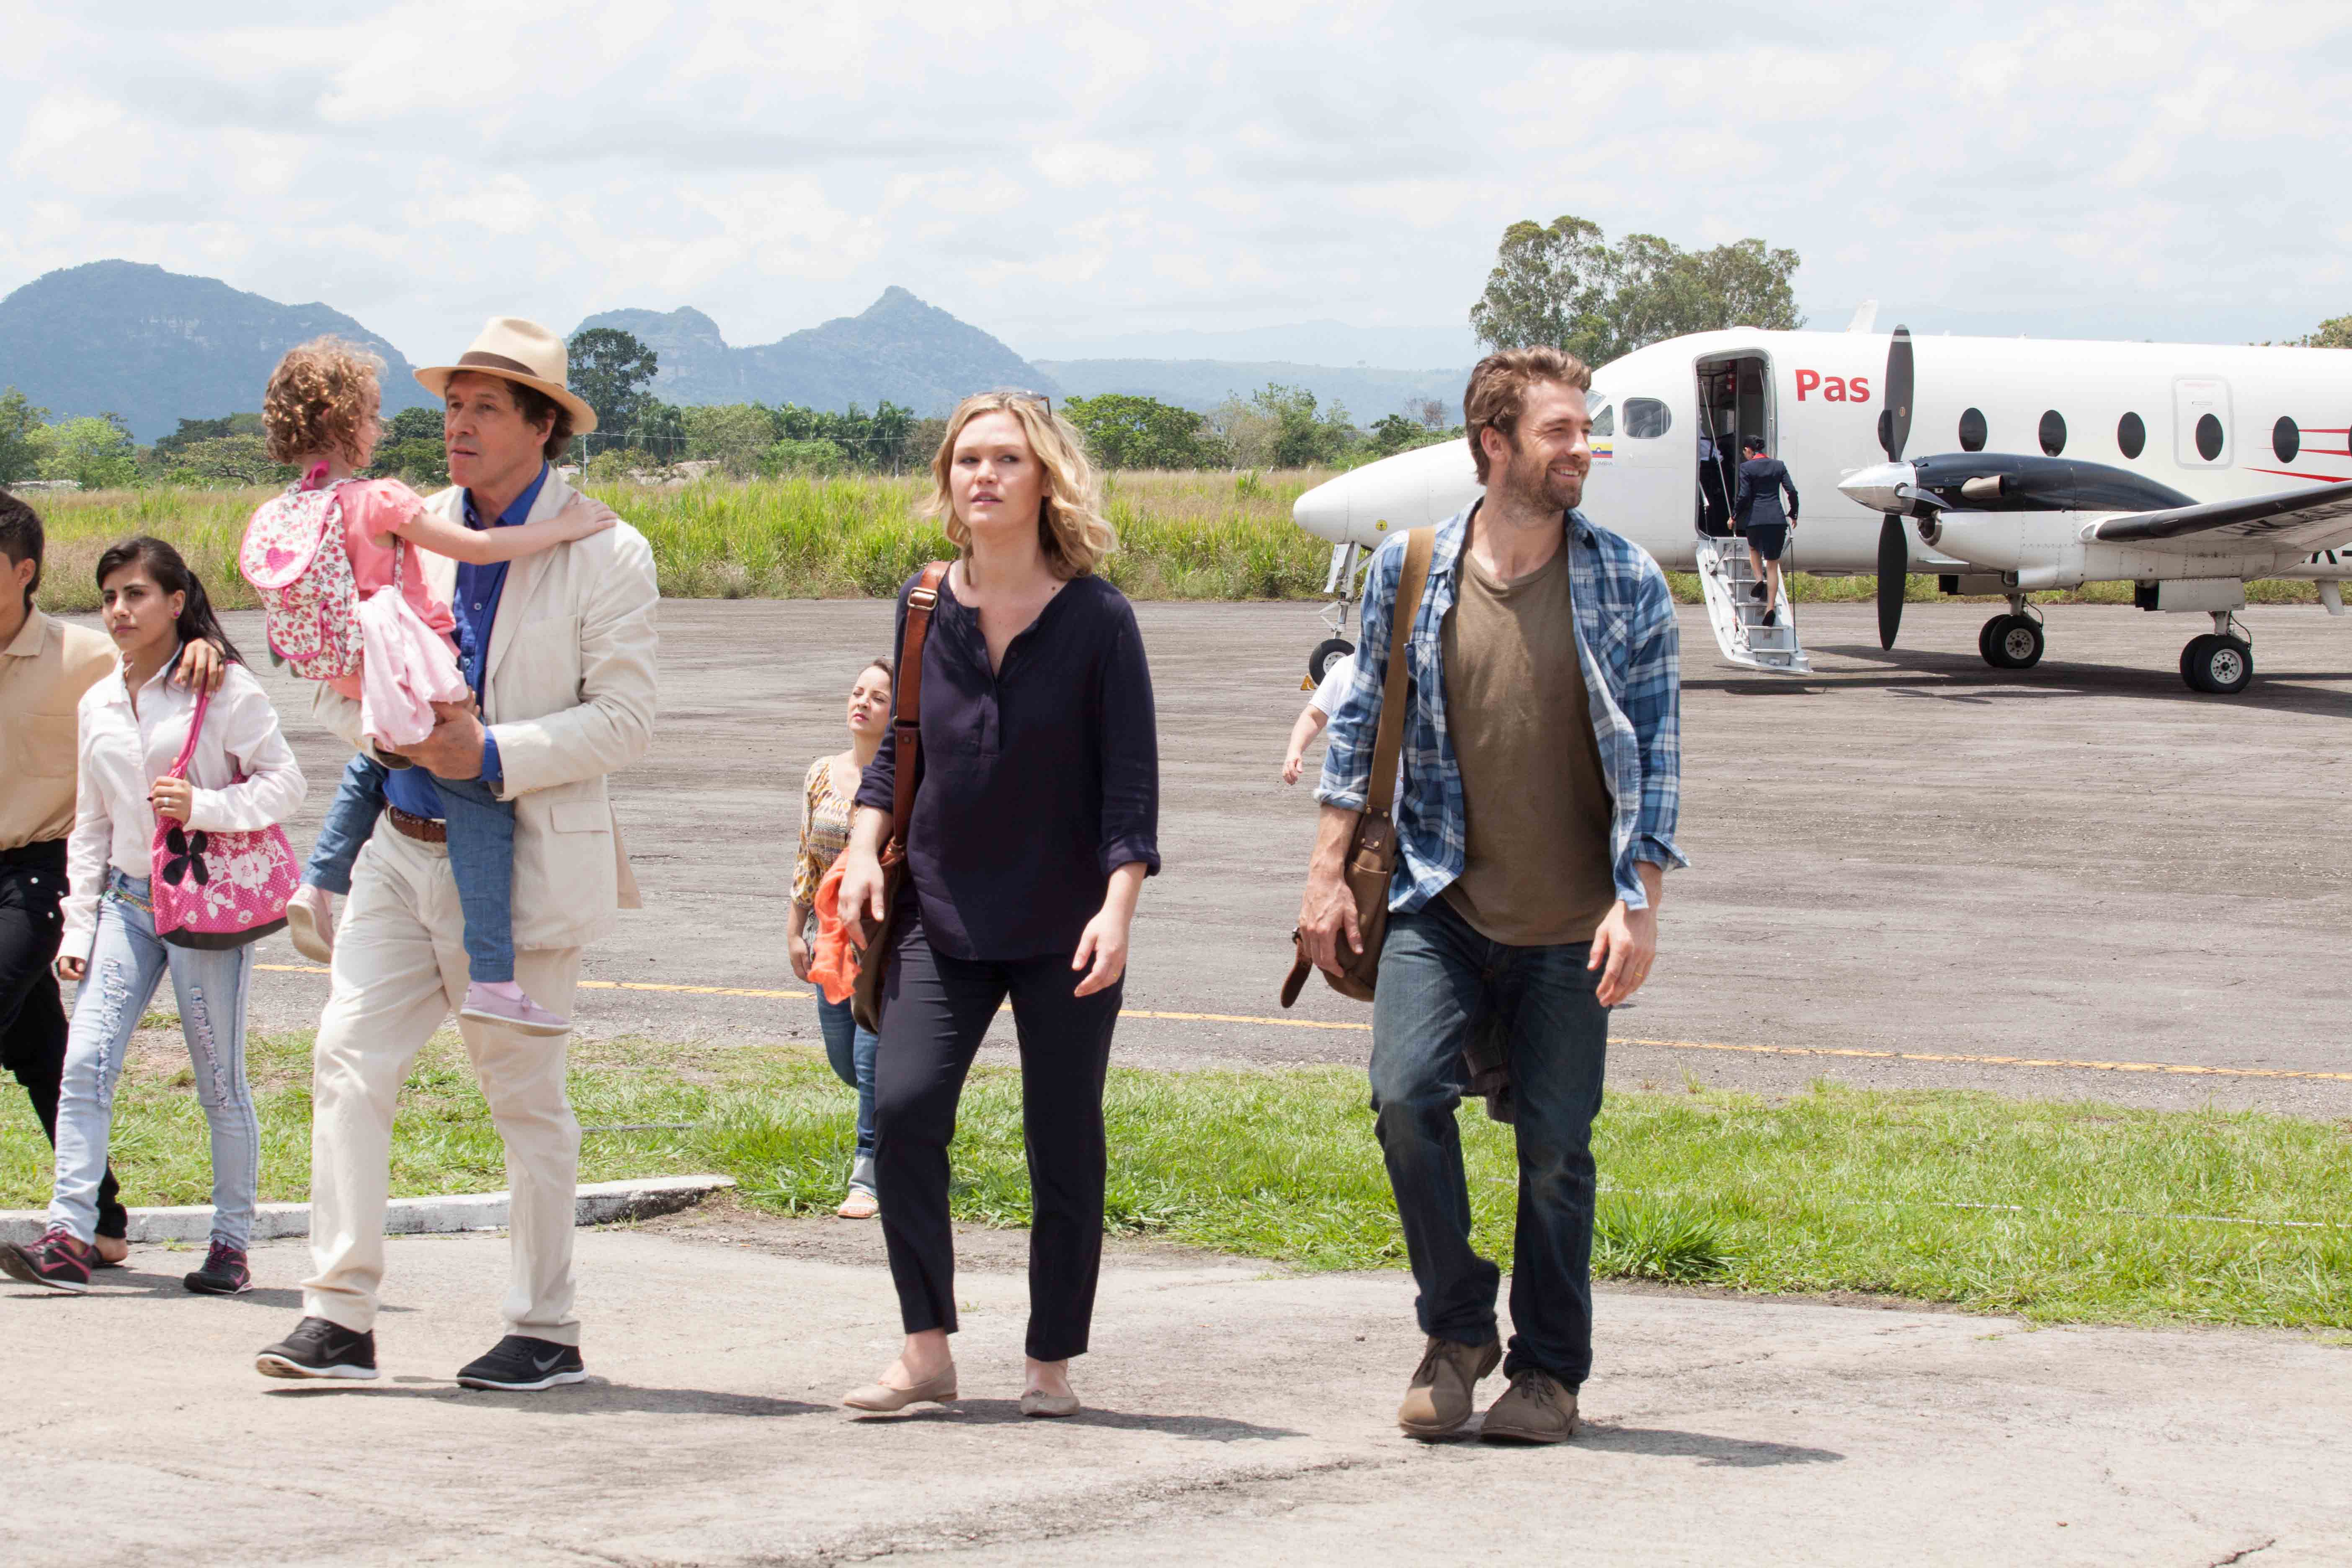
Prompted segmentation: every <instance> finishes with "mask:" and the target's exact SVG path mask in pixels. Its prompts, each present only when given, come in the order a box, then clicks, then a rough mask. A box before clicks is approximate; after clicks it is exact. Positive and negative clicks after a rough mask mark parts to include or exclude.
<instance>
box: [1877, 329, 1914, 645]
mask: <svg viewBox="0 0 2352 1568" xmlns="http://www.w3.org/2000/svg"><path fill="white" fill-rule="evenodd" d="M1883 387H1884V390H1885V395H1886V407H1885V412H1883V413H1882V414H1880V415H1879V416H1878V444H1879V445H1880V446H1881V447H1885V451H1886V460H1887V461H1888V462H1890V463H1896V462H1901V461H1902V460H1903V448H1904V446H1905V445H1906V443H1907V442H1908V441H1909V440H1910V439H1911V390H1912V367H1911V329H1910V328H1908V327H1897V328H1895V337H1894V340H1893V341H1892V342H1889V343H1888V344H1887V345H1886V380H1885V383H1884V384H1883ZM1910 570H1911V544H1910V542H1909V541H1908V540H1906V539H1905V538H1904V537H1903V520H1902V519H1901V518H1899V517H1894V516H1889V517H1886V518H1885V519H1882V520H1881V521H1880V522H1879V524H1878V646H1879V647H1894V646H1895V633H1896V632H1897V631H1899V630H1901V629H1902V626H1903V592H1904V589H1905V588H1906V587H1907V586H1908V585H1909V581H1910Z"/></svg>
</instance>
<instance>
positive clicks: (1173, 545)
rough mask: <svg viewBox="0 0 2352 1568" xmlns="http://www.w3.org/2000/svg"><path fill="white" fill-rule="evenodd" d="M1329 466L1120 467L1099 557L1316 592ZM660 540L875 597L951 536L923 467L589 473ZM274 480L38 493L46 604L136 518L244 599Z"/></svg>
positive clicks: (1162, 592)
mask: <svg viewBox="0 0 2352 1568" xmlns="http://www.w3.org/2000/svg"><path fill="white" fill-rule="evenodd" d="M1327 477H1328V476H1327V475H1324V474H1320V473H1316V472H1308V471H1301V472H1283V473H1276V474H1265V475H1259V474H1251V473H1242V474H1230V473H1223V472H1201V473H1120V474H1114V475H1111V476H1110V477H1109V479H1108V484H1107V487H1106V496H1105V500H1106V503H1107V509H1108V513H1109V517H1110V520H1111V522H1112V524H1113V526H1115V527H1116V528H1117V529H1118V533H1119V539H1120V544H1121V548H1120V549H1119V550H1118V552H1116V553H1115V554H1113V555H1112V556H1111V557H1110V559H1109V561H1108V563H1105V565H1104V567H1103V572H1104V574H1105V575H1106V576H1108V578H1109V579H1110V580H1111V582H1113V583H1114V584H1118V587H1119V588H1120V589H1121V590H1122V591H1124V592H1125V593H1127V594H1128V595H1130V596H1131V597H1134V598H1139V599H1265V598H1303V597H1311V596H1314V595H1318V594H1320V592H1321V591H1322V587H1323V576H1324V573H1325V571H1326V570H1327V568H1328V565H1329V563H1330V555H1331V547H1330V546H1329V545H1328V544H1327V543H1325V542H1322V541H1320V540H1318V539H1315V538H1313V537H1312V536H1310V535H1308V534H1307V533H1306V532H1304V531H1301V530H1300V529H1299V528H1297V526H1296V525H1295V524H1294V523H1292V521H1290V508H1291V503H1292V502H1294V501H1296V500H1297V499H1298V497H1299V496H1300V494H1302V493H1303V492H1304V491H1306V490H1307V489H1308V488H1310V487H1311V486H1313V485H1314V484H1316V483H1318V481H1319V480H1321V479H1325V478H1327ZM589 488H590V491H591V493H593V494H594V495H595V496H597V497H598V498H599V499H601V500H604V501H605V502H606V503H607V504H608V505H610V506H611V507H612V508H613V509H614V510H615V511H618V512H619V513H620V514H621V515H622V516H624V517H625V518H627V519H628V520H629V521H631V522H632V523H634V524H635V526H636V527H637V529H638V530H639V531H642V532H643V533H644V534H645V536H646V541H647V542H648V543H650V544H651V545H652V546H653V552H654V562H655V565H656V570H657V571H658V572H659V574H660V577H661V590H662V593H663V594H664V595H667V596H668V597H671V598H684V599H736V598H825V597H838V596H845V595H867V596H874V597H879V596H882V595H889V594H893V593H896V592H897V591H898V584H900V583H902V582H904V581H905V580H906V579H907V577H908V575H909V574H912V573H913V572H914V570H915V569H916V568H917V567H918V566H919V565H921V564H922V563H924V562H926V561H929V560H933V559H936V558H937V557H939V556H941V555H945V554H947V553H949V552H950V551H949V546H948V542H947V538H946V536H945V535H944V534H943V533H941V532H940V529H939V527H938V525H937V524H936V523H934V522H932V521H929V520H928V519H926V518H924V517H922V516H921V515H920V508H921V505H922V502H923V499H924V497H925V496H926V495H927V494H928V493H929V480H928V479H921V480H918V479H911V478H910V479H890V478H887V477H876V478H855V479H761V480H754V481H751V482H748V483H730V482H728V481H725V480H710V481H706V482H703V483H699V484H694V485H686V486H636V485H592V486H591V487H589ZM269 493H270V492H269V491H268V490H267V489H252V490H205V489H148V490H100V491H92V492H90V493H89V494H62V495H45V496H42V497H40V498H39V500H38V501H37V506H38V507H39V510H40V512H41V515H42V520H43V521H44V523H45V525H46V526H47V531H48V538H49V544H48V563H47V568H46V570H45V571H44V574H43V582H42V584H41V595H40V600H41V605H42V607H43V608H44V609H47V610H49V611H52V612H56V613H64V612H68V611H78V610H90V609H95V608H96V607H97V604H98V590H97V587H96V585H95V584H93V583H92V581H91V576H90V574H91V571H92V569H93V568H94V567H95V566H96V564H97V562H98V557H99V553H100V552H101V551H103V550H104V549H105V548H106V547H107V546H108V545H109V544H111V543H113V542H115V541H116V540H119V539H123V538H127V537H129V536H130V535H131V534H134V533H152V534H155V535H157V536H158V537H161V538H163V539H168V540H170V541H172V542H173V543H174V544H176V545H178V546H179V548H180V550H181V552H182V553H183V554H184V555H186V556H187V558H188V563H189V564H190V565H191V566H193V567H194V569H195V571H196V574H197V575H198V576H200V577H201V578H203V579H204V582H205V587H206V588H207V589H208V590H209V591H210V592H211V593H212V594H213V595H214V597H215V601H216V602H217V603H219V604H221V605H226V606H228V607H230V608H236V609H247V608H251V607H252V606H253V605H254V603H255V600H254V597H253V594H252V590H251V589H250V588H248V587H247V584H246V583H245V580H244V579H243V578H242V577H240V576H238V575H237V571H236V545H237V541H238V540H239V539H240V538H241V537H242V536H243V533H244V530H245V522H246V519H247V517H249V516H250V515H251V514H252V511H253V509H254V507H255V506H257V505H258V504H259V503H260V501H261V500H263V498H265V497H266V496H268V494H269Z"/></svg>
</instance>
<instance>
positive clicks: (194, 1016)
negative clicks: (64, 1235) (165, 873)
mask: <svg viewBox="0 0 2352 1568" xmlns="http://www.w3.org/2000/svg"><path fill="white" fill-rule="evenodd" d="M147 898H148V893H147V879H145V878H144V877H127V876H125V875H123V874H122V873H121V871H119V870H116V869H115V868H113V867H111V866H110V867H108V868H107V871H106V891H105V893H104V894H103V895H102V896H101V897H100V899H99V900H98V935H97V939H96V942H95V944H94V945H93V946H92V947H91V949H90V954H89V973H86V974H85V975H84V976H83V978H82V982H81V987H80V989H79V992H78V993H77V994H75V996H74V1010H73V1026H72V1029H71V1031H70V1033H69V1034H68V1037H67V1039H66V1070H65V1077H64V1080H63V1082H62V1083H61V1084H60V1086H59V1090H58V1181H57V1188H56V1190H55V1192H54V1193H53V1194H51V1196H50V1199H49V1223H50V1224H51V1225H53V1226H58V1225H61V1226H65V1227H66V1228H67V1229H68V1230H69V1231H71V1232H73V1234H74V1235H75V1236H76V1237H79V1238H80V1239H81V1240H83V1241H85V1242H87V1241H89V1239H90V1237H91V1236H92V1235H93V1234H94V1233H95V1231H96V1230H97V1228H98V1187H99V1183H100V1181H102V1180H103V1179H104V1178H105V1175H106V1142H107V1134H108V1131H109V1130H110V1128H111V1126H112V1124H113V1121H114V1085H115V1081H116V1080H117V1079H120V1078H121V1076H122V1058H123V1054H124V1053H125V1052H126V1051H127V1050H129V1049H130V1046H131V1034H132V1032H133V1031H134V1030H136V1029H137V1028H138V1027H139V1020H140V1018H141V1017H142V1016H144V1015H145V1013H146V1011H147V1004H148V1003H149V1002H150V1001H152V1000H153V998H154V995H155V988H156V986H158V985H160V984H163V972H164V970H166V969H169V970H170V971H171V972H172V990H173V994H176V995H177V996H178V997H179V1001H180V1033H181V1034H182V1035H183V1036H184V1037H185V1038H186V1039H187V1042H188V1059H189V1061H190V1062H191V1063H192V1064H193V1065H194V1068H195V1079H196V1100H197V1101H198V1102H199V1103H200V1104H202V1105H203V1106H204V1108H205V1121H208V1122H210V1123H211V1124H212V1135H213V1239H214V1240H215V1241H219V1242H226V1243H227V1244H228V1245H229V1246H231V1247H237V1248H240V1249H242V1248H243V1247H246V1245H247V1243H248V1241H249V1240H250V1239H251V1237H252V1234H253V1204H254V1195H255V1193H256V1192H257V1189H258V1188H259V1186H260V1184H261V1123H260V1121H259V1119H258V1118H257V1117H256V1116H255V1115H254V1111H253V1091H252V1089H250V1088H248V1087H247V1084H246V1081H245V998H246V989H247V983H248V982H249V981H250V980H251V979H252V976H253V944H252V943H250V942H247V944H246V945H245V946H243V947H232V948H226V949H223V950H219V951H210V950H206V949H203V948H194V947H174V946H172V945H171V944H170V943H168V942H163V940H161V939H160V938H158V937H157V936H156V934H155V919H154V916H153V914H152V912H151V910H150V908H149V905H148V902H147Z"/></svg>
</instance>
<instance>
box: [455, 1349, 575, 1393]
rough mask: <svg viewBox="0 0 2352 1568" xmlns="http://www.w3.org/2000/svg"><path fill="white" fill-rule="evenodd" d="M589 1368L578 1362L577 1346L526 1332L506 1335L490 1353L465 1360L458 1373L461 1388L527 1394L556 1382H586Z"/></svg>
mask: <svg viewBox="0 0 2352 1568" xmlns="http://www.w3.org/2000/svg"><path fill="white" fill-rule="evenodd" d="M587 1381H588V1369H587V1368H586V1367H585V1366H583V1365H582V1364H581V1361H580V1349H579V1347H578V1346H577V1345H559V1344H557V1343H556V1342H554V1341H552V1340H535V1339H532V1338H531V1337H530V1335H528V1334H509V1335H508V1336H507V1337H506V1338H505V1339H502V1340H500V1341H499V1342H498V1343H497V1344H495V1345H493V1346H491V1347H490V1352H489V1354H488V1355H485V1356H479V1357H477V1358H476V1359H475V1360H473V1361H470V1362H467V1363H466V1365H465V1368H464V1370H462V1371H460V1372H459V1373H457V1386H458V1387H460V1388H503V1389H506V1390H509V1392H512V1393H517V1394H529V1393H530V1392H532V1391H533V1390H535V1389H541V1388H553V1387H554V1386H555V1385H556V1384H559V1383H585V1382H587Z"/></svg>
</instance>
